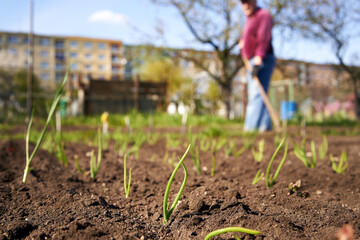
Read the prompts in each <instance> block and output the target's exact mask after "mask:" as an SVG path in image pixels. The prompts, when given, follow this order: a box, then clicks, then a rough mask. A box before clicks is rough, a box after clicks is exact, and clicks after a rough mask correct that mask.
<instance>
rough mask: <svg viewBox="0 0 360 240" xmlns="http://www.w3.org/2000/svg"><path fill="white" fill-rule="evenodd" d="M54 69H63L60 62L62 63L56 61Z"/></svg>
mask: <svg viewBox="0 0 360 240" xmlns="http://www.w3.org/2000/svg"><path fill="white" fill-rule="evenodd" d="M55 69H56V70H58V71H59V70H64V64H62V63H56V64H55Z"/></svg>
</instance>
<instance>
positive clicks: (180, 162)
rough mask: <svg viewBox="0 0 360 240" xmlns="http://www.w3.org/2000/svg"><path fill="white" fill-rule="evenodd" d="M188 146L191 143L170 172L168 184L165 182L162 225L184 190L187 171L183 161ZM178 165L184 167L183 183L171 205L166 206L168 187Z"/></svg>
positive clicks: (166, 220)
mask: <svg viewBox="0 0 360 240" xmlns="http://www.w3.org/2000/svg"><path fill="white" fill-rule="evenodd" d="M190 147H191V145H189V146H188V148H187V149H186V151H185V153H184V155H183V156H182V158H181V159H180V161H179V163H178V164H177V166H176V167H175V169H174V171H173V172H172V174H171V176H170V178H169V181H168V184H167V187H166V190H165V195H164V203H163V213H164V220H163V223H164V225H166V224H167V222H168V221H169V218H170V216H171V214H172V213H173V211H174V210H175V207H176V205H177V203H178V202H179V199H180V197H181V194H182V192H183V191H184V188H185V185H186V181H187V177H188V171H187V169H186V166H185V164H184V163H183V161H184V159H185V157H186V155H187V153H188V152H189V150H190ZM180 166H182V167H183V168H184V172H185V175H184V180H183V183H182V185H181V187H180V190H179V192H178V194H177V195H176V198H175V200H174V202H173V203H172V205H171V207H170V208H168V198H169V193H170V188H171V185H172V183H173V181H174V178H175V175H176V173H177V171H178V170H179V168H180Z"/></svg>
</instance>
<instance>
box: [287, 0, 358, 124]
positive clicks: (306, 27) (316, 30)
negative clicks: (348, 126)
mask: <svg viewBox="0 0 360 240" xmlns="http://www.w3.org/2000/svg"><path fill="white" fill-rule="evenodd" d="M359 10H360V3H359V1H357V0H294V1H292V4H291V5H289V6H288V8H287V9H286V11H284V12H283V13H287V14H286V15H282V16H281V19H285V21H284V23H283V25H282V26H283V27H285V28H286V27H287V28H288V29H290V30H292V31H295V32H297V33H300V34H301V36H303V37H306V38H312V39H314V40H317V41H319V42H321V43H323V44H327V43H330V44H331V46H332V51H333V54H334V55H335V57H336V59H337V61H338V64H339V66H340V68H341V70H342V71H344V72H345V73H347V75H348V77H349V81H350V82H351V84H352V87H353V92H354V94H355V97H356V104H355V105H356V109H355V112H356V116H357V118H358V119H359V118H360V67H357V66H355V64H354V62H352V60H350V61H349V60H348V61H346V56H349V55H351V54H352V56H353V58H352V59H355V58H356V57H358V55H357V53H355V52H349V48H348V46H349V44H350V42H351V40H354V39H356V38H359V37H360V31H359V28H358V24H359V21H360V18H359V16H360V12H359Z"/></svg>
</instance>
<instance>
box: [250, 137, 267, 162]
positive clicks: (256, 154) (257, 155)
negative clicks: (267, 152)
mask: <svg viewBox="0 0 360 240" xmlns="http://www.w3.org/2000/svg"><path fill="white" fill-rule="evenodd" d="M264 148H265V140H264V139H261V140H260V141H259V142H258V151H256V150H255V148H254V147H252V148H251V153H252V155H253V157H254V159H255V161H257V162H261V161H262V159H263V156H264Z"/></svg>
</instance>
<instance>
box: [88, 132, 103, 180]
mask: <svg viewBox="0 0 360 240" xmlns="http://www.w3.org/2000/svg"><path fill="white" fill-rule="evenodd" d="M101 151H102V137H101V131H100V128H99V129H98V157H97V159H96V157H95V155H94V150H93V151H91V157H90V177H91V178H92V179H94V178H95V177H96V175H97V173H98V172H99V169H100V164H101V154H102V153H101Z"/></svg>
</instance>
